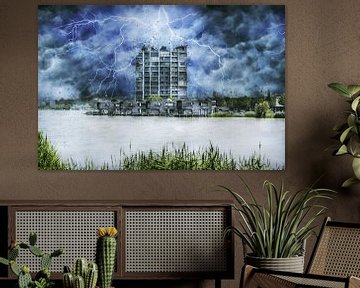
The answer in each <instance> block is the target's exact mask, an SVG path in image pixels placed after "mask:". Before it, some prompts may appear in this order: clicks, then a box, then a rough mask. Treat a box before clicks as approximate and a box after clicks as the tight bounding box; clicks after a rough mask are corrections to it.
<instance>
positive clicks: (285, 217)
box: [221, 180, 333, 272]
mask: <svg viewBox="0 0 360 288" xmlns="http://www.w3.org/2000/svg"><path fill="white" fill-rule="evenodd" d="M242 182H243V183H244V187H245V192H246V194H248V196H249V197H250V199H251V201H247V200H245V198H244V197H243V196H241V195H240V194H239V193H237V192H235V191H233V190H231V189H229V188H227V187H224V186H221V187H222V189H225V190H226V191H228V192H229V193H230V194H231V195H232V196H233V197H234V198H235V201H236V204H234V206H233V207H234V209H235V210H236V211H237V212H238V213H239V215H240V221H239V227H235V226H232V227H229V228H228V229H227V231H226V232H233V233H234V234H235V235H237V236H239V237H240V238H241V239H242V241H243V244H244V246H245V247H248V248H249V250H250V252H251V253H249V254H247V255H244V256H245V262H246V264H250V265H253V266H257V267H261V268H267V269H272V270H286V271H292V272H303V268H304V255H303V252H304V248H303V247H304V243H305V241H306V239H308V238H309V236H310V235H311V234H313V233H314V228H315V227H316V221H315V220H316V219H317V218H318V217H319V216H320V215H322V214H323V213H324V211H325V209H326V207H325V206H323V205H320V204H319V203H318V202H319V201H318V200H322V199H331V194H332V193H333V191H332V190H328V189H314V188H311V187H310V188H305V189H302V190H300V191H298V192H296V193H290V191H286V190H285V189H284V185H283V183H282V184H281V187H280V188H277V187H275V185H274V184H273V183H271V182H270V181H265V182H264V188H265V190H266V193H267V203H266V205H262V204H260V203H259V202H258V200H257V199H256V198H255V196H254V193H253V192H252V191H251V189H250V188H249V186H248V185H247V184H246V183H245V182H244V181H243V180H242ZM284 265H285V266H284ZM286 265H289V266H286Z"/></svg>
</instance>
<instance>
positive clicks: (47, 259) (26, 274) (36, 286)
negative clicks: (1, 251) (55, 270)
mask: <svg viewBox="0 0 360 288" xmlns="http://www.w3.org/2000/svg"><path fill="white" fill-rule="evenodd" d="M36 241H37V236H36V233H30V236H29V243H24V242H19V243H16V242H13V243H11V245H10V248H9V252H8V259H6V258H3V257H0V263H2V264H4V265H8V266H10V269H11V271H12V272H13V273H14V274H15V275H16V276H17V277H18V287H19V288H49V287H52V286H53V285H54V283H53V282H52V281H51V280H50V270H49V269H50V265H51V262H52V259H53V258H54V257H58V256H60V255H61V254H63V253H64V250H63V249H57V250H55V251H54V252H52V253H50V254H49V253H45V252H43V251H42V250H41V249H40V248H39V247H37V246H36ZM20 249H25V250H28V251H29V252H30V253H32V254H33V255H35V256H37V257H39V258H40V259H41V260H40V267H41V270H40V271H39V272H38V273H37V274H36V275H35V278H34V280H33V279H32V277H31V275H30V268H29V267H28V266H26V265H23V266H19V265H18V263H16V259H17V257H18V256H19V251H20Z"/></svg>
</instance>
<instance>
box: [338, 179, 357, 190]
mask: <svg viewBox="0 0 360 288" xmlns="http://www.w3.org/2000/svg"><path fill="white" fill-rule="evenodd" d="M359 183H360V180H359V179H357V178H355V177H352V178H349V179H347V180H346V181H344V183H343V184H342V185H341V187H344V188H348V187H350V186H352V185H355V184H359Z"/></svg>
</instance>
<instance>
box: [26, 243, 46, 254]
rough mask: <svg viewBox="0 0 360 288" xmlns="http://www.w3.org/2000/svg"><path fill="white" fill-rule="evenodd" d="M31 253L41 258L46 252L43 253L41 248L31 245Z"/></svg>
mask: <svg viewBox="0 0 360 288" xmlns="http://www.w3.org/2000/svg"><path fill="white" fill-rule="evenodd" d="M29 251H30V252H31V253H32V254H34V255H35V256H37V257H41V256H43V255H44V252H42V251H41V250H40V248H38V247H36V246H32V245H30V247H29Z"/></svg>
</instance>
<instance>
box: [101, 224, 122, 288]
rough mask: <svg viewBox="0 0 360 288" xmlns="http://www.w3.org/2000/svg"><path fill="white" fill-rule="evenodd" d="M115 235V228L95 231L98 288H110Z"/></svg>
mask: <svg viewBox="0 0 360 288" xmlns="http://www.w3.org/2000/svg"><path fill="white" fill-rule="evenodd" d="M117 234H118V231H117V230H116V228H115V227H100V228H98V229H97V235H98V237H99V238H98V240H97V243H96V262H97V264H98V267H99V286H100V288H110V287H111V280H112V274H113V272H114V265H115V256H116V236H117Z"/></svg>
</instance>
